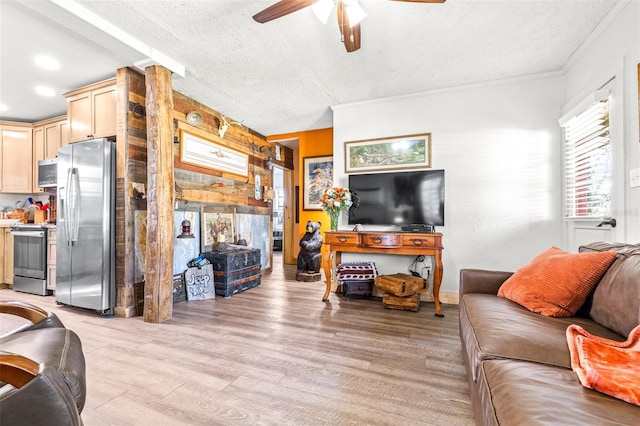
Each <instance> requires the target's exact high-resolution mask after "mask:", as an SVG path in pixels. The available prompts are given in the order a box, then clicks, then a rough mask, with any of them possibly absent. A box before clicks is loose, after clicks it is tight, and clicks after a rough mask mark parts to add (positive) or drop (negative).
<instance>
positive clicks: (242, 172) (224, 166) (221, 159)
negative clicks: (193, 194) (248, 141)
mask: <svg viewBox="0 0 640 426" xmlns="http://www.w3.org/2000/svg"><path fill="white" fill-rule="evenodd" d="M180 138H181V140H180V161H182V162H183V163H188V164H193V165H195V166H201V167H207V168H209V169H216V170H220V171H223V172H228V173H233V174H235V175H238V176H243V177H247V176H248V175H249V156H248V155H247V154H245V153H243V152H240V151H236V150H234V149H231V148H228V147H226V146H223V145H220V144H217V143H214V142H212V141H210V140H207V139H202V138H199V137H198V136H195V135H192V134H191V133H187V132H185V131H184V130H182V131H181V132H180Z"/></svg>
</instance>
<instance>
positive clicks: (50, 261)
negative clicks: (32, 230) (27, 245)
mask: <svg viewBox="0 0 640 426" xmlns="http://www.w3.org/2000/svg"><path fill="white" fill-rule="evenodd" d="M55 289H56V229H55V228H49V229H47V290H54V291H55Z"/></svg>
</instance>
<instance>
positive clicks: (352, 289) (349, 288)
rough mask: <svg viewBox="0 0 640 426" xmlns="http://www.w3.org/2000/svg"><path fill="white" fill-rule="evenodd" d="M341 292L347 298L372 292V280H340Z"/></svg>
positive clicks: (367, 294)
mask: <svg viewBox="0 0 640 426" xmlns="http://www.w3.org/2000/svg"><path fill="white" fill-rule="evenodd" d="M342 294H344V295H345V297H346V298H347V300H349V296H353V295H358V296H368V297H371V295H372V294H373V281H343V282H342Z"/></svg>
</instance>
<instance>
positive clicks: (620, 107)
mask: <svg viewBox="0 0 640 426" xmlns="http://www.w3.org/2000/svg"><path fill="white" fill-rule="evenodd" d="M639 62H640V2H639V1H637V0H635V1H631V2H622V3H621V4H619V5H618V7H617V8H616V9H615V10H614V13H612V14H610V15H609V17H608V19H607V20H605V21H604V22H603V23H602V24H601V25H600V26H599V28H598V29H596V31H595V32H594V34H593V35H592V37H591V38H590V39H589V40H588V41H587V42H586V43H585V44H584V45H583V46H582V47H581V48H580V49H579V50H578V51H577V52H576V54H575V55H574V57H573V58H572V59H571V60H570V61H569V63H568V64H567V66H566V67H565V68H566V69H565V78H564V81H563V85H564V89H565V95H564V102H565V103H566V105H565V109H568V108H570V107H571V106H572V105H573V104H575V103H577V102H579V101H580V100H582V99H584V98H585V97H586V96H587V94H588V93H590V92H593V91H594V90H597V89H598V88H600V87H601V86H602V85H603V84H604V83H606V82H607V81H609V80H610V79H611V78H615V88H614V90H613V92H612V104H613V106H612V107H611V116H612V117H611V125H612V127H613V126H617V127H616V128H615V129H613V128H612V143H613V144H616V143H623V144H624V149H623V152H622V153H621V154H622V156H623V157H624V158H623V160H622V161H620V163H621V164H622V165H623V167H624V173H623V175H624V182H623V186H624V193H623V197H624V205H623V207H622V211H614V212H612V213H613V216H614V217H616V218H617V219H618V220H620V219H621V218H622V219H623V220H624V223H625V225H626V227H625V231H626V232H625V235H623V237H622V239H623V240H624V241H627V242H634V243H637V242H640V188H638V187H636V188H630V187H629V170H631V169H634V168H639V167H640V137H639V135H638V128H639V124H638V119H639V117H638V63H639ZM614 114H621V116H620V115H616V116H615V117H614ZM614 134H616V135H619V136H621V137H622V140H620V138H617V139H616V140H614V139H613V138H614Z"/></svg>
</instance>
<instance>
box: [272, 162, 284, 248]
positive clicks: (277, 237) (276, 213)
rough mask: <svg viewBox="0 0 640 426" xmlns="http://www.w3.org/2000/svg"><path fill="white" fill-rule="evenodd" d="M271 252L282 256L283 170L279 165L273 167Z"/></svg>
mask: <svg viewBox="0 0 640 426" xmlns="http://www.w3.org/2000/svg"><path fill="white" fill-rule="evenodd" d="M273 191H274V192H275V196H274V199H273V254H274V257H275V256H277V255H280V258H281V257H282V256H281V255H282V249H283V244H284V229H285V227H284V215H285V211H284V171H283V170H282V168H281V167H278V166H274V167H273Z"/></svg>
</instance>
